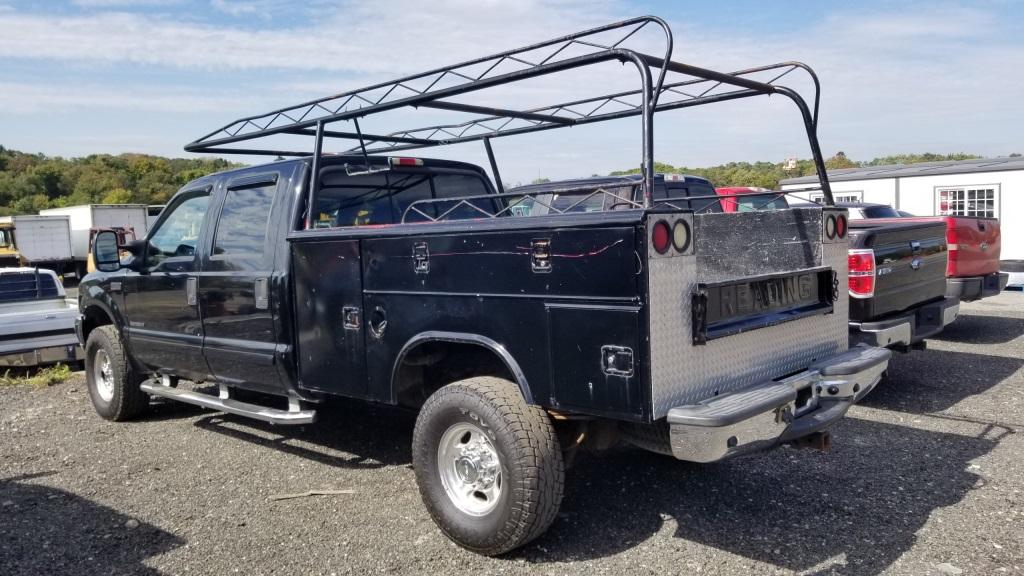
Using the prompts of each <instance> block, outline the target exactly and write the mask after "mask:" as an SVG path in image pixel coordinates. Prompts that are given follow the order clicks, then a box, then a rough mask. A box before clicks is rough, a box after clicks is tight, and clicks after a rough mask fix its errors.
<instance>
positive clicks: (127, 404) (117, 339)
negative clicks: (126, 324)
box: [85, 325, 149, 422]
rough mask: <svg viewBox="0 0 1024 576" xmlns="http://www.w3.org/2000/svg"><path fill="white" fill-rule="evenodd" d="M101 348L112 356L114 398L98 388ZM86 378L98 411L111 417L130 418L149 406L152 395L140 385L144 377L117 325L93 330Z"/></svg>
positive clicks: (93, 403)
mask: <svg viewBox="0 0 1024 576" xmlns="http://www.w3.org/2000/svg"><path fill="white" fill-rule="evenodd" d="M101 350H102V351H103V352H105V353H106V354H107V357H108V358H110V365H111V369H112V373H113V397H112V398H110V400H104V399H103V398H102V397H101V396H100V393H99V391H98V389H97V382H96V376H95V370H94V363H95V361H96V356H97V354H98V353H99V351H101ZM85 380H86V383H87V384H88V386H89V398H90V399H91V400H92V405H93V407H94V408H96V413H97V414H99V415H100V416H102V417H103V418H105V419H107V420H112V421H114V422H121V421H124V420H130V419H132V418H135V417H138V416H140V415H142V414H143V413H145V412H146V411H147V410H148V409H149V395H148V394H146V393H145V392H143V391H142V390H140V389H139V384H140V383H142V380H143V378H142V376H141V375H139V374H137V373H136V372H135V370H134V369H132V366H131V362H129V361H128V354H127V352H126V351H125V348H124V342H123V341H122V340H121V334H120V333H119V332H118V331H117V329H116V328H114V327H113V326H110V325H108V326H100V327H99V328H96V329H95V330H93V331H92V332H91V333H90V334H89V338H88V340H86V343H85Z"/></svg>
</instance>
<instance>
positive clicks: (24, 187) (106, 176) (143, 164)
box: [0, 146, 241, 216]
mask: <svg viewBox="0 0 1024 576" xmlns="http://www.w3.org/2000/svg"><path fill="white" fill-rule="evenodd" d="M237 166H241V165H240V164H233V163H231V162H228V161H227V160H224V159H221V158H163V157H160V156H150V155H147V154H120V155H117V156H112V155H109V154H93V155H90V156H85V157H83V158H62V157H60V156H45V155H43V154H29V153H25V152H19V151H17V150H10V149H7V148H4V147H3V146H0V216H6V215H12V214H35V213H37V212H39V211H40V210H42V209H44V208H55V207H60V206H75V205H78V204H163V203H165V202H166V201H167V199H168V198H170V197H171V195H173V194H174V193H175V192H176V191H177V190H178V188H180V187H181V186H183V185H184V184H185V183H187V182H189V181H190V180H193V179H195V178H199V177H200V176H205V175H207V174H210V173H212V172H219V171H221V170H227V169H229V168H234V167H237Z"/></svg>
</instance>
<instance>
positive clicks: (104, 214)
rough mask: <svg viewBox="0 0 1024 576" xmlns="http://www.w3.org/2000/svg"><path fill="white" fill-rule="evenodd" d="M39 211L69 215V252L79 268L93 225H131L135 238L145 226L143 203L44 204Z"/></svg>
mask: <svg viewBox="0 0 1024 576" xmlns="http://www.w3.org/2000/svg"><path fill="white" fill-rule="evenodd" d="M39 213H40V214H42V215H47V216H49V215H62V216H67V217H68V218H69V223H70V226H71V253H72V255H73V256H74V259H75V261H76V262H77V264H78V266H79V269H80V271H81V272H84V271H85V263H86V260H87V259H88V258H89V240H90V238H91V236H90V231H92V230H93V229H97V228H119V227H120V228H131V229H132V230H134V231H135V237H136V238H142V237H144V236H145V235H146V232H147V231H148V230H149V226H148V225H147V222H146V214H147V210H146V205H145V204H83V205H81V206H68V207H67V208H48V209H46V210H41V211H40V212H39Z"/></svg>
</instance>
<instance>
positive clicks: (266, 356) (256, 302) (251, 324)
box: [199, 169, 288, 392]
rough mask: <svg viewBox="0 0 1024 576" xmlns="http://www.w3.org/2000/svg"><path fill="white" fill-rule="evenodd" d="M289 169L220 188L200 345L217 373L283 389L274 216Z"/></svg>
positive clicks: (238, 382)
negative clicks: (276, 322) (275, 289)
mask: <svg viewBox="0 0 1024 576" xmlns="http://www.w3.org/2000/svg"><path fill="white" fill-rule="evenodd" d="M287 181H288V174H287V173H284V172H281V171H279V170H275V169H271V170H258V171H254V172H248V173H242V174H240V175H237V176H234V177H233V178H231V179H229V180H227V181H226V182H225V183H224V185H223V187H222V188H221V190H219V191H218V193H217V196H216V200H215V206H213V210H211V212H213V213H214V214H216V215H217V217H216V218H215V220H214V223H215V225H214V227H213V229H212V230H211V236H212V241H211V243H210V250H209V251H204V255H203V259H202V272H201V274H200V275H199V308H200V314H201V316H202V319H203V330H204V333H205V339H204V343H203V352H204V354H205V355H206V361H207V363H208V364H209V366H210V370H211V371H212V372H213V375H214V377H215V378H216V379H217V380H218V381H219V382H222V383H225V384H230V385H232V386H240V387H245V388H253V389H257V390H263V391H267V392H275V391H279V390H280V388H281V379H280V375H279V373H278V371H277V367H276V364H277V362H276V355H277V346H278V333H277V330H276V329H275V325H274V317H275V315H274V311H273V304H274V303H272V298H271V295H272V292H273V290H272V289H271V283H272V282H273V281H274V274H273V272H274V260H275V254H276V249H275V248H276V245H277V242H278V241H280V232H279V227H278V226H277V225H276V219H277V218H278V217H279V216H280V214H279V213H281V212H283V211H284V210H283V209H282V207H281V204H284V202H282V201H280V200H279V199H283V198H284V195H283V194H279V191H280V190H281V189H282V188H283V187H284V186H285V185H286V182H287Z"/></svg>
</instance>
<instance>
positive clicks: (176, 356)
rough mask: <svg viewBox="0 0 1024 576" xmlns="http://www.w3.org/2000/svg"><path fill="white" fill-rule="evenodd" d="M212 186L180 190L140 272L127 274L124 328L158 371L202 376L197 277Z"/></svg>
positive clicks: (141, 357)
mask: <svg viewBox="0 0 1024 576" xmlns="http://www.w3.org/2000/svg"><path fill="white" fill-rule="evenodd" d="M210 192H211V189H210V187H205V188H200V189H196V190H189V191H186V192H184V193H182V194H179V195H177V196H176V197H175V198H174V200H173V201H172V203H171V205H169V206H168V207H167V210H166V214H165V216H164V217H163V218H162V219H161V220H160V221H159V222H158V223H157V224H156V227H155V228H154V229H153V230H152V232H151V233H150V235H149V237H148V238H147V244H146V246H147V248H146V253H145V254H143V255H142V256H141V258H142V264H141V267H140V268H139V271H138V272H131V273H128V274H126V275H125V278H124V285H123V290H124V293H125V299H124V301H125V311H126V316H127V319H128V325H127V326H126V328H125V331H126V334H127V336H128V343H129V345H130V347H131V351H132V355H133V357H134V358H135V359H136V360H137V361H138V362H140V363H142V364H144V365H145V366H146V367H147V368H149V369H151V370H152V371H154V372H158V373H168V374H175V375H178V376H183V377H185V378H190V379H198V380H203V379H205V378H206V377H207V376H208V375H209V369H208V367H207V365H206V361H205V359H204V358H203V325H202V321H201V318H200V316H199V306H198V296H197V291H196V289H197V282H198V274H197V270H198V262H199V252H200V250H201V247H202V246H203V244H204V239H205V235H206V232H207V229H208V228H209V221H210V220H211V218H210V215H209V210H208V208H209V204H210Z"/></svg>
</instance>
